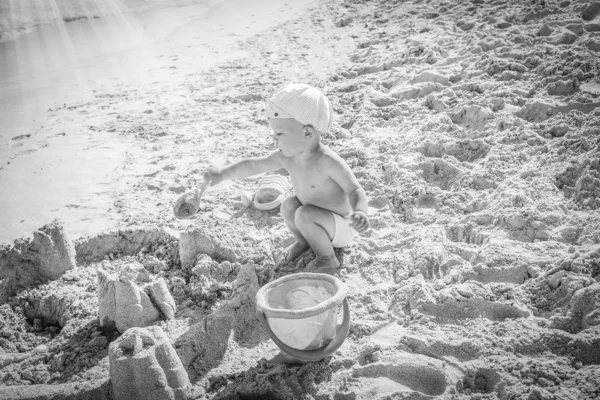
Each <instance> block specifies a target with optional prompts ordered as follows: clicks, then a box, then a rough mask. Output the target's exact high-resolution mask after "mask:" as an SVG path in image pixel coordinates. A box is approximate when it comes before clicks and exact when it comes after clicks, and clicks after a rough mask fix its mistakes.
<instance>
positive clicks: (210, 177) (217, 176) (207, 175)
mask: <svg viewBox="0 0 600 400" xmlns="http://www.w3.org/2000/svg"><path fill="white" fill-rule="evenodd" d="M202 177H203V178H204V182H210V186H214V185H216V184H217V183H220V182H221V181H222V180H223V171H222V169H221V167H219V166H217V165H213V166H211V167H210V168H208V169H207V170H205V171H204V172H203V173H202Z"/></svg>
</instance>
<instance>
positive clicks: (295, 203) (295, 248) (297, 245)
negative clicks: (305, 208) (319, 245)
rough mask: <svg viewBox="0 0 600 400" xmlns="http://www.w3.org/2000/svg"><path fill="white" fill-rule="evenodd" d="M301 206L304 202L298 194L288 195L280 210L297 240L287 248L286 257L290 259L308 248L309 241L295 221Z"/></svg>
mask: <svg viewBox="0 0 600 400" xmlns="http://www.w3.org/2000/svg"><path fill="white" fill-rule="evenodd" d="M300 207H302V203H300V200H298V198H297V197H296V196H291V197H288V198H287V199H285V201H284V202H283V204H281V210H280V211H281V216H282V217H283V221H284V222H285V224H286V225H287V227H288V229H289V230H290V232H292V235H294V238H295V239H296V241H295V242H294V243H293V244H292V245H291V246H289V247H288V248H287V249H286V256H285V259H286V260H288V261H291V260H294V259H296V258H297V257H298V256H299V255H300V254H302V253H304V252H305V251H306V250H308V242H307V241H306V239H305V238H304V236H303V235H302V233H300V231H299V230H298V228H297V227H296V223H295V216H296V211H297V210H298V208H300Z"/></svg>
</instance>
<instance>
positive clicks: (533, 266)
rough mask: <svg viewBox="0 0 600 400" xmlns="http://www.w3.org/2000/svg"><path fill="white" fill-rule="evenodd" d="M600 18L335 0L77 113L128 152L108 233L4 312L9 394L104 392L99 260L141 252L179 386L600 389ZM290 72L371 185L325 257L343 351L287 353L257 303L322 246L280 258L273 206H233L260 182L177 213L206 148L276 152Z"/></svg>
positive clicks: (235, 390) (330, 138) (405, 394)
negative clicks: (166, 307)
mask: <svg viewBox="0 0 600 400" xmlns="http://www.w3.org/2000/svg"><path fill="white" fill-rule="evenodd" d="M599 13H600V3H598V2H589V1H563V2H557V1H544V0H541V1H533V2H520V1H514V0H513V1H504V0H503V1H485V0H472V1H470V2H466V1H465V2H460V3H458V4H456V3H455V2H447V1H446V2H444V1H403V2H395V1H379V2H361V1H327V2H322V3H319V4H318V5H316V6H315V7H314V8H313V9H312V10H310V11H309V12H308V13H306V14H304V15H302V16H300V17H298V18H296V19H295V20H293V21H291V22H287V23H285V24H282V25H280V26H277V27H275V28H272V29H269V30H268V31H265V32H261V33H259V34H257V35H256V36H253V37H252V38H250V39H247V40H245V41H244V42H243V43H242V47H243V48H244V50H245V52H246V54H245V55H244V56H243V57H240V58H238V59H235V60H229V61H228V62H226V63H223V64H220V65H218V66H215V67H214V68H212V69H210V70H208V71H203V72H198V73H191V74H188V75H186V76H178V78H179V79H180V80H179V81H175V80H173V81H171V82H165V83H164V84H156V85H154V86H153V87H152V88H150V89H148V91H147V92H139V91H136V92H119V93H112V94H110V95H109V96H98V97H97V98H96V99H95V100H94V101H93V103H91V104H84V105H80V106H78V107H82V108H84V109H91V108H93V109H94V110H95V112H101V110H104V112H105V115H104V116H105V119H104V121H103V122H102V123H100V124H98V125H96V126H95V129H96V130H98V131H100V132H110V131H114V132H118V133H119V134H120V135H124V136H126V137H127V138H129V139H130V140H131V141H133V142H134V143H135V145H134V146H132V148H131V149H130V151H129V152H128V157H127V160H126V162H125V163H124V164H123V167H122V169H120V171H119V176H118V178H117V179H118V180H119V183H120V187H121V188H122V189H121V190H120V191H119V193H118V200H117V202H116V205H117V209H118V213H119V215H120V217H121V220H120V221H121V222H120V223H121V230H120V231H118V232H105V233H103V234H101V235H98V236H95V237H91V238H81V239H78V240H77V241H76V242H75V251H76V253H77V256H76V259H77V267H76V268H74V269H72V270H69V271H67V272H66V273H65V275H63V276H62V277H61V278H59V279H57V280H55V281H52V282H50V283H47V284H43V285H38V286H37V287H35V288H30V289H26V290H22V291H18V292H17V293H16V294H15V295H14V296H11V297H9V298H8V299H7V303H6V304H4V305H2V306H0V324H1V325H0V347H1V349H2V351H3V352H4V354H0V366H1V368H2V369H1V370H0V382H1V384H2V385H4V386H5V387H2V388H0V394H2V393H4V394H5V395H7V396H13V398H50V397H51V396H52V395H51V393H54V394H53V395H54V396H55V395H56V393H70V394H71V395H72V396H74V393H76V394H77V395H78V396H79V397H78V398H106V396H107V394H106V393H107V389H106V387H107V386H106V385H107V384H106V379H107V377H108V358H107V347H108V343H109V341H110V340H113V339H114V337H111V336H110V335H107V334H106V333H105V332H103V331H102V330H101V329H99V327H98V322H97V316H98V305H97V296H96V290H97V288H96V287H97V281H96V271H97V270H98V269H100V268H103V269H104V270H107V271H119V270H120V269H123V268H125V267H129V268H133V267H135V266H136V265H137V266H138V267H139V266H140V265H143V266H144V267H145V269H146V270H147V271H148V272H149V273H151V274H156V275H158V276H162V277H164V279H165V280H166V281H167V282H168V285H169V288H170V290H171V293H172V295H173V297H174V298H175V301H176V303H177V307H178V308H177V313H176V317H175V319H174V320H172V321H168V322H163V323H160V325H161V326H162V327H163V329H164V330H165V331H166V332H167V333H168V334H169V337H170V338H171V340H172V341H173V343H174V344H175V347H176V349H177V352H178V354H179V356H180V358H181V359H182V362H183V364H184V365H185V366H186V368H187V370H188V373H189V374H190V379H191V381H192V383H193V388H192V390H191V391H190V398H195V399H202V398H227V399H237V398H277V399H279V398H281V399H284V398H286V399H287V398H290V399H310V398H314V399H379V398H394V399H431V398H447V399H496V398H498V399H573V400H574V399H593V398H598V397H600V368H599V364H600V283H599V280H600V278H599V276H600V229H599V227H600V213H599V212H598V209H599V208H600V195H599V194H600V154H599V150H600V107H599V106H600V81H599V80H598V75H599V66H600V57H599V56H598V55H599V51H600V33H598V32H600V16H599ZM175 73H176V72H175ZM289 81H301V82H306V83H310V84H312V85H314V86H317V87H320V88H322V89H323V91H324V92H326V94H327V95H328V97H329V98H330V100H331V101H332V103H333V105H334V110H335V112H336V121H335V123H334V126H333V129H332V130H331V132H329V134H328V135H326V136H325V138H324V141H325V142H326V143H327V144H328V145H329V146H331V147H332V148H333V149H334V150H335V151H337V152H338V153H339V154H340V155H341V156H342V157H343V158H344V159H345V160H346V162H347V163H348V164H349V165H350V166H351V167H352V169H353V170H354V173H355V174H356V176H357V177H358V179H359V181H360V182H361V184H362V185H363V187H364V188H365V190H366V191H367V194H368V196H369V199H370V201H369V207H370V216H371V225H372V227H371V229H370V230H369V231H368V232H367V233H366V234H363V235H361V236H360V237H357V238H356V240H355V242H354V243H353V244H352V245H350V246H349V247H347V248H346V249H344V250H343V251H341V252H340V253H339V254H338V256H339V257H340V259H341V261H342V266H341V267H340V270H339V276H340V278H341V279H342V280H343V281H344V282H345V283H346V285H348V288H349V295H348V300H349V304H350V310H351V314H352V320H351V327H350V333H349V335H348V337H347V339H346V341H345V343H344V344H343V345H342V346H341V348H340V349H339V350H338V351H337V352H336V353H335V354H334V355H333V356H332V357H331V358H328V359H325V360H323V361H321V362H318V363H309V364H307V365H304V366H296V367H290V366H284V365H283V364H281V363H280V361H279V358H278V357H277V356H276V354H277V348H276V346H275V345H274V344H273V343H272V342H271V341H270V340H269V339H268V336H267V335H266V334H265V332H264V330H263V329H262V328H261V327H260V325H258V324H257V321H256V318H255V317H254V314H253V304H252V301H251V299H252V295H253V293H255V291H256V289H257V287H258V285H262V284H264V283H265V282H267V281H268V280H271V279H273V278H276V277H279V276H282V275H284V274H288V273H291V272H297V271H303V270H306V268H307V267H306V266H307V264H308V263H309V261H310V260H311V259H312V258H313V256H312V255H311V254H310V252H308V253H307V254H305V255H304V256H303V257H302V259H301V260H299V261H298V262H297V263H295V264H293V265H285V266H284V267H283V268H281V269H280V270H279V271H277V272H275V271H274V265H275V261H274V258H276V257H275V255H276V254H277V252H278V250H279V249H281V248H282V247H283V246H286V245H288V244H289V243H290V236H289V233H288V232H287V229H286V228H285V226H284V223H283V220H282V219H281V217H280V215H279V213H278V212H277V211H270V212H262V211H258V210H256V209H254V208H246V207H245V206H244V205H243V203H242V202H241V201H240V193H242V192H244V191H246V192H248V191H249V192H253V191H254V190H256V186H257V182H258V180H259V179H260V177H259V176H257V177H251V178H248V179H244V180H240V181H235V182H230V183H228V184H222V185H220V186H218V187H214V188H210V189H209V190H207V191H206V192H205V193H204V195H203V198H202V204H201V208H200V212H199V213H198V214H197V215H196V217H195V218H194V219H191V220H176V219H174V217H173V215H172V208H171V206H172V204H173V202H174V201H175V200H176V199H177V198H178V197H179V195H180V194H181V193H183V192H185V191H187V190H190V189H191V188H193V187H196V186H198V185H199V184H200V182H201V176H200V171H201V170H202V169H203V168H205V167H207V166H208V165H210V164H211V163H212V162H215V161H218V160H224V159H231V160H236V159H240V158H243V157H247V156H254V155H262V154H265V153H267V152H268V151H270V149H272V143H271V139H270V138H269V130H268V127H267V125H266V122H265V121H264V119H263V118H262V117H261V116H260V113H259V110H260V108H261V106H262V103H263V101H264V100H265V99H267V98H268V97H269V96H270V95H271V94H272V93H273V92H274V91H275V90H276V88H277V87H279V86H280V85H282V84H284V83H286V82H289ZM55 112H56V113H68V112H70V111H69V110H57V111H55ZM65 229H66V231H67V232H68V226H67V227H65ZM180 232H184V233H183V234H180ZM195 243H201V245H195ZM19 246H21V248H23V246H26V245H25V244H23V243H21V244H19V243H15V247H16V248H18V247H19ZM194 246H196V247H194ZM197 246H200V247H202V248H204V249H205V251H206V253H207V254H209V255H208V256H206V255H205V256H202V257H199V258H198V259H196V258H195V257H194V255H193V254H191V253H189V251H190V249H194V248H197ZM11 251H12V253H11ZM10 254H13V255H14V254H15V250H10V249H8V248H7V249H5V250H4V251H3V253H2V257H0V267H2V269H0V271H2V272H3V273H6V271H7V269H9V268H10V257H9V256H10ZM190 254H191V255H190ZM308 269H310V267H308ZM238 271H239V275H238V278H237V279H236V273H238ZM213 312H214V313H213ZM211 313H213V314H211ZM209 314H211V317H209V318H208V319H206V320H203V318H204V317H205V316H207V315H209ZM76 383H79V385H77V384H76ZM24 385H31V386H30V387H26V386H24ZM36 385H42V386H36ZM3 391H4V392H3ZM36 391H37V392H36ZM27 393H29V395H28V394H27ZM31 393H38V394H39V395H36V396H38V397H35V396H34V395H32V394H31ZM85 393H87V395H86V394H85ZM92 393H93V394H94V396H92V395H91V394H92ZM44 394H45V396H46V397H44ZM28 396H29V397H28ZM85 396H88V397H85ZM0 397H1V396H0ZM9 398H10V397H9Z"/></svg>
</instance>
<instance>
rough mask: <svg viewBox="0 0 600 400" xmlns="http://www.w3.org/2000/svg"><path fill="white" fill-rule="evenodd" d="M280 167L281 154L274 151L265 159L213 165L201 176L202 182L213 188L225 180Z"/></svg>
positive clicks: (250, 159) (257, 158)
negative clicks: (208, 183)
mask: <svg viewBox="0 0 600 400" xmlns="http://www.w3.org/2000/svg"><path fill="white" fill-rule="evenodd" d="M281 167H282V164H281V153H280V152H279V151H276V152H273V153H271V154H270V155H268V156H266V157H254V158H247V159H245V160H241V161H238V162H235V163H233V164H229V165H226V166H224V167H218V166H215V165H213V166H212V167H211V168H209V169H208V170H207V171H205V172H204V174H203V176H204V180H205V181H210V185H211V186H213V185H216V184H217V183H220V182H222V181H224V180H226V179H241V178H246V177H248V176H252V175H256V174H260V173H263V172H268V171H272V170H274V169H279V168H281Z"/></svg>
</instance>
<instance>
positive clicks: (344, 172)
mask: <svg viewBox="0 0 600 400" xmlns="http://www.w3.org/2000/svg"><path fill="white" fill-rule="evenodd" d="M263 114H264V115H265V116H266V117H267V118H268V120H269V125H270V126H271V128H272V129H273V132H274V135H273V139H274V140H275V142H276V144H277V147H278V150H277V151H275V152H274V153H272V154H270V155H268V156H265V157H257V158H249V159H245V160H242V161H239V162H236V163H234V164H230V165H227V166H225V167H222V168H219V167H217V166H212V167H211V168H210V169H209V170H207V171H205V172H204V179H205V180H206V181H210V185H211V186H212V185H216V184H217V183H219V182H221V181H223V180H225V179H239V178H245V177H248V176H251V175H255V174H260V173H263V172H268V171H272V170H277V169H280V168H285V169H286V170H287V171H288V173H289V175H290V179H291V182H292V186H293V187H294V193H295V195H293V196H291V197H289V198H287V199H286V200H285V201H284V202H283V203H282V204H281V215H282V216H283V220H284V221H285V224H286V225H287V227H288V228H289V229H290V231H291V232H292V235H294V238H295V239H296V241H295V242H294V244H292V245H291V246H290V247H288V248H287V249H286V260H288V261H292V260H294V259H296V258H297V257H298V256H300V254H302V253H303V252H304V251H305V250H307V249H308V247H310V248H311V249H312V250H313V251H314V252H315V254H316V256H317V257H316V265H315V270H316V271H315V272H319V273H328V274H334V273H335V271H336V269H337V267H339V261H338V260H337V258H336V257H335V253H334V247H345V246H347V245H348V244H349V243H350V241H351V240H352V239H353V237H354V236H355V235H356V234H357V232H364V231H365V230H366V229H368V227H369V218H368V217H367V210H368V209H367V196H366V194H365V191H364V190H363V188H362V187H361V186H360V184H359V183H358V181H357V179H356V177H355V176H354V173H353V172H352V170H351V169H350V167H349V166H348V164H346V162H345V161H344V160H343V159H342V158H341V157H340V156H338V155H337V154H336V153H334V152H333V150H331V149H330V148H328V147H327V146H325V145H324V144H322V143H321V134H323V133H325V132H326V131H327V130H328V129H329V127H330V126H331V123H332V121H333V109H332V108H331V105H330V104H329V100H328V99H327V97H325V95H324V94H323V93H321V92H320V91H319V90H318V89H316V88H314V87H312V86H309V85H305V84H289V85H286V86H285V87H283V88H282V89H281V90H280V91H278V92H277V93H275V95H274V96H273V97H272V98H271V100H270V101H269V102H268V103H267V106H266V109H265V110H263Z"/></svg>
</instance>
